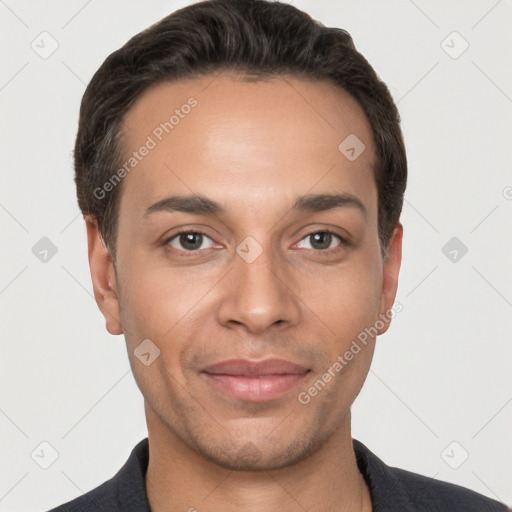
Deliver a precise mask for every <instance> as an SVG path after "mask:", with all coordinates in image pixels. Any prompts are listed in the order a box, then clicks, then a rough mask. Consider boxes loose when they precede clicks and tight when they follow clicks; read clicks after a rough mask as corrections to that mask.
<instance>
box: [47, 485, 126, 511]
mask: <svg viewBox="0 0 512 512" xmlns="http://www.w3.org/2000/svg"><path fill="white" fill-rule="evenodd" d="M116 489H117V486H116V477H114V478H112V479H110V480H107V481H106V482H105V483H103V484H101V485H100V486H98V487H96V488H95V489H93V490H92V491H89V492H87V493H85V494H84V495H82V496H79V497H78V498H75V499H74V500H72V501H69V502H68V503H64V504H63V505H59V506H58V507H56V508H54V509H52V510H50V511H49V512H84V511H90V512H103V511H105V512H106V511H112V512H113V511H116V510H120V508H119V503H118V502H117V498H116V494H117V492H116Z"/></svg>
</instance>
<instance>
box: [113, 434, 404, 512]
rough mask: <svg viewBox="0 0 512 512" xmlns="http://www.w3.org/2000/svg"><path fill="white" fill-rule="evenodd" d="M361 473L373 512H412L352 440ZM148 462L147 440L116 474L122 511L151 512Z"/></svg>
mask: <svg viewBox="0 0 512 512" xmlns="http://www.w3.org/2000/svg"><path fill="white" fill-rule="evenodd" d="M352 445H353V447H354V452H355V455H356V461H357V465H358V468H359V471H360V473H361V474H362V475H363V478H364V479H365V481H366V484H367V485H368V488H369V490H370V495H371V498H372V503H373V512H395V511H396V510H411V509H412V504H411V502H410V501H409V499H408V497H407V492H406V490H405V489H404V488H403V484H402V482H401V481H400V480H399V479H398V477H397V475H396V474H395V473H394V472H393V471H392V468H390V467H389V466H387V465H386V464H385V463H384V462H382V460H380V459H379V458H378V457H377V456H376V455H375V454H373V453H372V452H371V451H370V450H369V449H368V448H367V447H366V446H365V445H364V444H363V443H361V442H360V441H358V440H357V439H353V440H352ZM148 462H149V443H148V439H147V438H146V439H143V440H142V441H141V442H140V443H138V444H137V446H135V448H134V449H133V451H132V453H131V455H130V457H129V459H128V461H127V462H126V464H125V465H124V466H123V467H122V468H121V470H120V471H119V473H118V474H117V475H116V480H117V482H118V493H117V494H118V499H119V502H120V504H121V505H122V507H121V509H122V510H125V509H126V510H133V511H137V512H150V508H149V501H148V496H147V492H146V485H145V483H144V478H145V476H146V471H147V468H148Z"/></svg>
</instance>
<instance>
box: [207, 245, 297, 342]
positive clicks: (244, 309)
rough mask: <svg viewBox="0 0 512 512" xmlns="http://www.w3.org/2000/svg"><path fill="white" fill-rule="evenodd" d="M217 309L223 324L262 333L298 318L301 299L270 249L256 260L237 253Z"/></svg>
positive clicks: (287, 272) (293, 321) (290, 324)
mask: <svg viewBox="0 0 512 512" xmlns="http://www.w3.org/2000/svg"><path fill="white" fill-rule="evenodd" d="M226 277H227V279H226V282H224V289H223V291H222V296H221V297H220V303H219V306H218V308H217V315H218V321H219V323H220V324H222V325H223V326H225V327H230V328H234V327H236V326H242V327H241V328H243V329H245V330H246V331H247V332H250V333H252V334H261V333H263V332H265V331H266V330H267V329H269V328H281V329H283V328H285V326H294V325H297V324H298V323H299V321H300V315H301V309H300V300H299V298H298V297H297V295H296V294H295V293H294V286H293V279H291V276H290V272H289V270H287V269H286V268H285V264H281V265H278V264H277V261H276V258H275V257H274V255H272V251H271V250H270V249H268V250H267V249H265V250H263V252H262V253H261V254H260V255H259V256H258V258H257V259H256V260H255V261H251V262H248V261H246V260H244V259H243V258H242V257H240V256H239V255H238V254H237V255H235V256H234V262H233V268H232V270H231V271H230V272H229V274H228V276H226Z"/></svg>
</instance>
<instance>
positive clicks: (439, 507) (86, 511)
mask: <svg viewBox="0 0 512 512" xmlns="http://www.w3.org/2000/svg"><path fill="white" fill-rule="evenodd" d="M353 446H354V451H355V453H356V459H357V465H358V467H359V471H360V472H361V474H362V475H363V477H364V479H365V480H366V483H367V485H368V487H369V489H370V494H371V497H372V502H373V512H459V511H460V512H507V510H508V511H510V510H511V509H507V507H506V506H505V505H502V504H501V503H499V502H497V501H494V500H491V499H489V498H486V497H485V496H483V495H481V494H478V493H476V492H474V491H470V490H469V489H466V488H464V487H460V486H458V485H453V484H449V483H447V482H442V481H439V480H434V479H432V478H427V477H425V476H422V475H418V474H416V473H411V472H409V471H405V470H403V469H398V468H393V467H389V466H387V465H386V464H384V462H382V461H381V460H380V459H379V458H378V457H377V456H376V455H374V454H373V453H372V452H371V451H370V450H369V449H368V448H366V446H365V445H364V444H363V443H361V442H359V441H357V440H356V439H353ZM148 461H149V445H148V440H147V438H146V439H144V440H143V441H141V442H140V443H139V444H138V445H137V446H136V447H135V448H134V449H133V451H132V453H131V455H130V457H129V459H128V461H127V462H126V464H125V465H124V466H123V467H122V468H121V469H120V470H119V472H118V473H117V474H116V475H115V476H114V477H113V478H111V479H110V480H107V481H106V482H105V483H103V484H102V485H100V486H99V487H96V488H95V489H93V490H92V491H90V492H88V493H86V494H84V495H83V496H80V497H79V498H76V499H75V500H73V501H70V502H69V503H66V504H64V505H61V506H60V507H57V508H55V509H53V510H52V511H50V512H121V511H123V512H150V510H151V509H150V508H149V502H148V497H147V494H146V487H145V484H144V476H145V474H146V470H147V467H148ZM272 512H273V511H272Z"/></svg>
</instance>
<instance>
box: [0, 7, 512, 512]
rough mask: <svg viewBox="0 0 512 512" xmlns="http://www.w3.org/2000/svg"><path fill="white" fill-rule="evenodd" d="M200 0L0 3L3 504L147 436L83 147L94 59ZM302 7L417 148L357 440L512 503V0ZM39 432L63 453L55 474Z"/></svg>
mask: <svg viewBox="0 0 512 512" xmlns="http://www.w3.org/2000/svg"><path fill="white" fill-rule="evenodd" d="M187 3H188V2H173V1H152V2H136V1H133V0H132V1H124V0H123V1H122V0H115V1H101V2H100V1H99V0H89V1H88V2H87V1H84V0H72V1H69V0H68V1H63V0H60V1H45V2H41V1H36V0H30V1H29V0H24V1H23V0H18V1H15V0H0V16H1V27H0V38H1V48H2V72H1V76H0V88H1V92H0V102H1V112H2V118H1V141H2V149H1V164H2V188H1V195H0V222H1V228H2V262H1V263H2V266H1V269H2V271H1V275H0V305H1V316H2V335H3V336H2V357H1V368H0V371H1V385H2V395H1V404H0V409H1V411H0V412H1V414H0V427H1V429H2V436H1V449H2V456H1V460H2V464H3V468H2V481H1V486H0V509H1V510H2V511H7V510H9V511H36V510H44V509H48V508H50V507H52V506H55V505H57V504H59V503H62V502H64V501H67V500H69V499H71V498H73V497H75V496H77V495H79V494H81V493H82V492H86V491H88V490H90V489H91V488H93V487H95V486H96V485H98V484H100V483H102V482H103V481H105V480H106V479H107V478H109V477H111V476H112V475H113V474H114V473H115V472H116V471H117V470H118V469H119V468H120V466H121V465H122V464H123V463H124V462H125V460H126V458H127V457H128V455H129V452H130V451H131V449H132V447H133V446H134V445H135V443H136V442H137V441H139V440H140V439H142V438H143V437H145V435H146V429H145V420H144V415H143V409H142V399H141V395H140V393H139V391H138V389H137V387H136V385H135V383H134V380H133V378H132V376H131V373H130V371H129V364H128V359H127V355H126V350H125V346H124V340H123V338H122V337H121V336H119V337H113V336H110V335H109V334H108V333H107V332H106V330H105V328H104V322H103V318H102V316H101V315H100V313H99V311H98V309H97V307H96V304H95V302H94V299H93V298H92V287H91V280H90V276H89V270H88V264H87V254H86V239H85V228H84V224H83V222H82V219H81V217H80V215H79V210H78V207H77V204H76V199H75V189H74V183H73V173H72V160H71V154H70V153H71V150H72V147H73V142H74V137H75V133H76V127H77V112H78V107H79V102H80V99H81V96H82V94H83V92H84V89H85V85H86V83H88V81H89V80H90V78H91V76H92V74H93V73H94V71H95V70H96V69H97V68H98V66H99V65H100V64H101V63H102V62H103V60H104V59H105V58H106V56H107V55H108V54H109V53H110V52H112V51H114V50H115V49H117V48H118V47H119V46H121V45H122V44H123V43H124V42H125V41H126V40H127V39H128V38H129V37H130V36H132V35H134V34H135V33H137V32H139V31H140V30H142V29H143V28H145V27H147V26H148V25H150V24H151V23H153V22H155V21H157V20H159V19H160V18H162V17H163V16H165V15H167V14H169V13H170V12H172V11H173V10H175V9H176V8H177V7H181V6H183V5H185V4H187ZM293 4H294V5H296V6H297V7H299V8H302V9H305V10H306V11H308V12H309V13H310V14H311V15H312V16H313V17H315V18H317V19H319V20H321V21H322V22H323V23H325V24H326V25H331V26H339V27H342V28H346V29H348V30H349V31H350V33H351V34H352V35H353V37H354V40H355V42H356V45H357V47H358V49H359V50H360V51H361V52H362V53H363V54H364V55H365V56H366V57H367V58H368V59H369V61H370V62H371V63H372V65H373V66H374V67H375V69H376V70H377V72H378V73H379V74H380V75H381V77H382V78H383V79H384V80H385V81H386V82H387V84H388V85H389V87H390V90H391V91H392V94H393V96H394V98H395V100H396V101H397V102H398V106H399V109H400V112H401V115H402V119H403V130H404V134H405V138H406V144H407V148H408V158H409V172H410V177H409V185H408V190H407V194H406V202H405V205H404V211H403V224H404V227H405V241H404V244H405V245H404V254H403V266H402V272H401V284H400V287H399V291H398V297H397V299H398V300H399V301H400V302H401V303H402V305H403V311H402V312H401V313H400V314H399V315H398V316H397V317H396V319H395V320H394V322H393V325H392V327H391V329H390V331H389V332H388V333H387V334H386V335H384V336H383V337H381V338H380V339H379V341H378V344H377V350H376V354H375V358H374V363H373V367H372V371H371V372H370V375H369V377H368V380H367V382H366V385H365V387H364V389H363V391H362V392H361V395H360V396H359V398H358V400H357V401H356V404H355V406H354V407H353V417H354V428H353V435H354V437H355V438H357V439H359V440H361V441H362V442H364V443H365V444H366V445H367V446H368V447H369V448H370V449H371V450H373V451H374V452H375V453H376V454H377V455H378V456H379V457H381V458H382V459H383V460H384V461H385V462H387V463H388V464H390V465H396V466H399V467H402V468H405V469H409V470H411V471H415V472H419V473H422V474H424V475H428V476H431V477H434V478H436V479H439V480H447V481H450V482H454V483H458V484H461V485H464V486H466V487H469V488H471V489H474V490H476V491H479V492H481V493H483V494H486V495H488V496H491V497H494V498H499V499H501V500H502V501H505V502H506V503H507V504H509V505H511V504H512V486H511V469H512V439H511V437H512V436H511V434H510V432H512V429H511V428H510V427H511V424H512V421H511V419H512V404H511V402H512V385H511V384H512V372H511V369H512V357H511V356H512V349H511V344H510V332H511V327H512V326H511V308H512V272H511V270H510V262H511V261H512V254H511V253H512V250H511V249H512V247H511V245H512V244H511V237H510V233H511V224H512V222H511V220H512V215H511V213H512V201H511V200H510V199H511V198H512V189H511V186H512V175H511V173H510V169H511V160H512V153H511V151H510V146H511V135H512V129H511V128H512V126H511V124H512V123H511V121H512V116H511V110H512V99H511V97H512V68H511V66H510V62H511V53H512V31H511V30H510V26H511V21H512V2H511V1H510V0H501V1H496V0H479V1H476V0H475V1H470V2H468V1H440V0H438V1H426V0H416V1H414V2H413V1H412V0H396V1H385V2H384V1H381V0H379V1H376V0H374V1H365V2H362V1H355V0H354V1H336V2H333V1H326V0H323V1H307V0H295V1H294V2H293ZM43 31H47V32H48V33H49V34H51V37H52V38H54V39H55V40H56V41H57V42H58V45H59V46H58V49H57V50H56V51H55V52H54V53H53V54H52V55H51V56H49V57H48V58H47V59H43V58H41V57H40V56H39V54H38V53H36V52H35V51H34V50H33V49H32V48H31V43H32V41H34V40H35V44H39V46H40V47H41V46H43V45H44V48H46V49H47V50H48V48H51V46H50V45H51V41H50V40H49V39H46V40H45V41H44V42H43V43H41V38H42V37H46V38H47V37H48V36H40V33H41V32H43ZM454 31H456V32H458V33H459V34H460V37H459V36H457V35H453V34H452V32H454ZM450 34H452V35H451V36H450ZM448 36H450V37H448ZM447 37H448V39H447ZM462 38H463V39H462ZM38 41H39V42H38ZM443 41H445V42H444V43H442V42H443ZM464 41H467V43H468V44H469V47H468V49H467V50H466V51H465V52H464V53H462V54H461V55H460V56H458V58H453V57H454V56H456V55H457V54H458V53H459V52H460V51H461V50H462V49H463V48H464V44H465V43H464ZM447 52H448V53H447ZM449 53H451V56H450V55H449ZM42 237H48V238H49V239H50V240H51V241H52V242H53V244H55V246H56V247H57V250H58V252H57V253H56V254H55V255H54V256H53V257H51V258H48V261H47V262H46V263H45V262H42V261H40V260H39V259H38V258H37V257H36V256H35V255H34V254H33V253H32V247H33V246H34V245H35V244H36V243H37V242H38V241H39V240H40V239H41V238H42ZM452 237H457V238H458V239H459V240H460V241H461V242H462V243H463V244H464V245H465V246H466V247H467V248H468V252H467V254H465V255H464V256H463V257H461V254H462V253H461V252H460V250H459V252H458V253H457V261H456V262H452V261H450V259H449V258H448V257H447V256H445V254H443V252H442V248H443V246H444V245H445V244H446V243H447V242H448V241H449V240H450V239H451V238H452ZM450 250H451V249H450ZM446 252H448V251H446ZM451 257H452V258H453V257H454V253H452V255H451ZM43 441H46V442H48V443H49V444H50V445H51V446H52V447H53V449H55V450H56V451H57V452H58V454H59V457H58V458H57V460H56V461H55V462H54V463H53V464H52V465H51V466H50V467H49V468H48V469H42V468H41V467H40V466H39V464H44V463H45V462H46V463H49V462H51V454H52V452H51V449H50V448H48V447H47V446H46V447H45V446H44V445H43V447H41V446H40V443H41V442H43ZM453 441H456V442H457V444H451V443H452V442H453ZM447 447H448V448H447ZM446 448H447V449H446ZM445 449H446V450H445ZM34 450H36V451H35V452H34V453H35V455H34V459H36V460H37V461H38V462H39V464H38V463H36V462H35V460H33V458H31V453H33V451H34ZM466 452H467V453H468V454H469V458H468V459H467V460H466V461H464V462H463V463H462V464H461V465H460V467H459V468H458V469H452V468H451V467H450V466H449V464H448V463H450V464H451V465H452V466H456V465H458V464H459V463H460V462H461V461H462V460H463V459H464V456H465V453H466ZM442 454H444V455H442ZM37 455H39V457H37Z"/></svg>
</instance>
